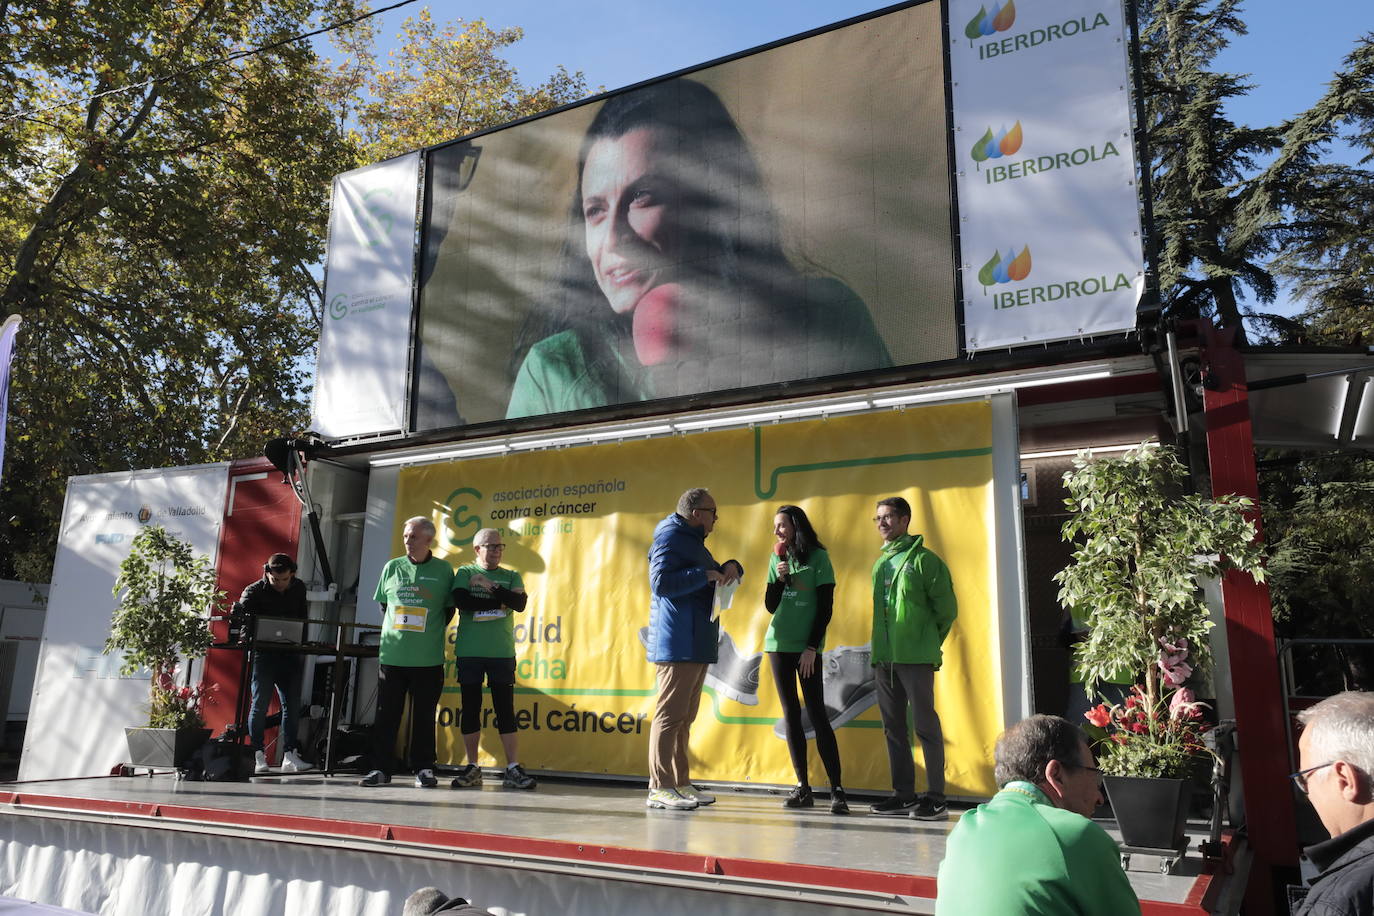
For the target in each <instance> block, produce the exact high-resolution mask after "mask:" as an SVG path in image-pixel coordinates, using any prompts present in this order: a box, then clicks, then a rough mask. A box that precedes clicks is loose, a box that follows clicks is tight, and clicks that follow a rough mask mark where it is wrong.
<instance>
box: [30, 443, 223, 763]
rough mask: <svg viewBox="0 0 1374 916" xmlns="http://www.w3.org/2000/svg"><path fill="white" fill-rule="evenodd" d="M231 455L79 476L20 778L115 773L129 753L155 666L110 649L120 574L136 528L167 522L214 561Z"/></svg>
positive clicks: (63, 536) (143, 720)
mask: <svg viewBox="0 0 1374 916" xmlns="http://www.w3.org/2000/svg"><path fill="white" fill-rule="evenodd" d="M228 471H229V466H228V465H227V464H203V465H195V466H192V467H183V468H163V469H158V470H151V471H131V472H125V473H118V474H97V475H93V476H90V477H73V478H71V479H70V480H69V481H68V482H67V501H66V507H65V509H64V510H63V513H62V527H61V530H60V531H59V533H58V536H57V556H56V558H55V560H54V562H53V571H52V587H51V590H50V591H49V593H48V609H47V615H46V617H45V619H44V622H43V642H42V645H41V647H40V648H39V655H38V673H37V674H36V675H35V677H34V688H33V701H32V703H31V705H30V707H29V723H28V728H27V729H26V730H25V733H24V754H23V757H21V758H20V761H19V778H20V779H21V780H31V779H59V778H64V777H69V776H97V775H103V774H106V773H109V772H110V770H111V768H113V767H114V766H115V765H116V764H119V763H121V762H124V761H127V760H128V759H129V751H128V746H127V745H126V744H125V742H124V727H125V726H130V725H134V726H136V725H147V724H148V675H147V673H146V672H144V673H142V674H140V675H136V676H132V677H123V676H121V675H120V673H119V665H120V660H119V657H118V656H117V655H102V654H101V650H102V649H103V648H104V646H105V638H106V637H107V636H109V635H110V617H111V616H112V615H113V613H114V607H115V597H114V593H113V589H114V581H115V576H116V575H118V573H119V564H120V562H121V561H122V560H123V559H124V558H125V557H126V556H128V554H129V545H130V543H131V542H132V541H133V539H134V535H136V534H138V532H139V531H140V530H141V529H142V528H143V527H144V526H145V525H161V526H162V527H164V528H166V529H167V530H168V531H170V532H173V533H175V534H176V535H177V536H178V537H180V538H182V539H183V540H185V541H187V542H188V543H189V544H190V545H191V547H192V549H194V550H195V552H196V553H197V554H199V555H203V556H206V557H209V558H210V561H211V562H212V563H213V562H214V561H215V556H216V553H217V551H218V546H219V529H220V524H221V522H222V520H223V518H224V496H225V488H226V486H227V484H228V479H229V475H228Z"/></svg>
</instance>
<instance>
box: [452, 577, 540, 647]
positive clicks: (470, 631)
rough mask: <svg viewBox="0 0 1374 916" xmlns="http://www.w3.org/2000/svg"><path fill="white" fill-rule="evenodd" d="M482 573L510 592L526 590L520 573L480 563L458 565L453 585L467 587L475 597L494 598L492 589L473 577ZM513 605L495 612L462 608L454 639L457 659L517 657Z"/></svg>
mask: <svg viewBox="0 0 1374 916" xmlns="http://www.w3.org/2000/svg"><path fill="white" fill-rule="evenodd" d="M478 573H481V574H482V575H484V576H486V577H487V578H488V579H490V580H491V581H492V582H495V583H496V584H497V585H498V586H500V587H501V588H504V589H507V590H509V591H516V590H517V589H523V588H524V587H525V585H524V583H523V582H521V581H520V574H519V573H518V572H516V571H515V570H513V569H505V568H503V567H500V566H498V567H497V568H495V569H484V568H483V567H481V566H479V565H478V564H476V563H469V564H467V565H466V566H460V567H458V571H457V572H455V573H454V574H453V587H454V588H455V589H457V588H461V589H465V590H466V591H467V592H468V593H469V594H471V595H472V596H473V597H474V598H490V597H492V595H491V592H489V591H488V590H487V589H485V588H480V587H478V586H476V585H473V584H472V577H473V576H475V575H477V574H478ZM513 613H514V612H513V611H511V609H510V608H497V609H495V610H492V611H478V612H476V613H473V612H472V611H459V612H458V614H457V618H456V620H455V624H456V625H457V627H458V632H457V633H456V634H455V635H454V639H453V657H454V658H514V657H515V619H514V617H513Z"/></svg>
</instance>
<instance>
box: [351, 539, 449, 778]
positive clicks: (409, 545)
mask: <svg viewBox="0 0 1374 916" xmlns="http://www.w3.org/2000/svg"><path fill="white" fill-rule="evenodd" d="M434 536H435V530H434V523H433V522H432V521H430V520H429V519H427V518H425V517H424V516H416V517H415V518H411V519H407V520H406V523H405V527H404V528H402V530H401V541H402V543H404V544H405V548H406V552H405V555H404V556H400V557H397V558H396V559H394V560H388V561H387V564H386V566H384V567H382V575H381V578H380V579H379V580H378V581H377V590H376V592H375V593H374V597H375V599H376V600H377V601H380V602H381V604H382V610H383V616H382V644H381V648H380V649H379V650H378V656H377V660H378V662H379V665H378V669H377V717H376V721H375V722H374V723H373V725H372V737H373V751H372V770H371V771H370V772H369V773H368V774H367V775H366V776H364V777H363V778H362V779H360V780H359V781H358V785H360V786H381V785H386V784H387V783H389V782H391V774H392V773H393V772H394V771H395V770H396V769H397V761H396V759H395V747H396V732H397V729H398V728H399V727H400V723H401V710H402V709H403V708H404V707H405V701H406V695H407V694H409V696H410V703H411V710H410V741H409V747H410V769H411V771H412V772H413V773H414V774H415V785H416V787H417V788H421V789H432V788H434V787H435V786H437V785H438V784H439V780H438V778H437V777H436V776H435V775H434V759H435V747H434V711H435V709H436V708H438V706H439V694H440V693H441V692H442V691H443V689H444V631H445V630H446V629H447V628H448V622H449V619H450V618H451V617H452V616H453V604H452V601H451V598H450V593H451V592H452V591H453V567H452V566H450V565H448V561H447V560H441V559H439V558H438V557H436V556H435V555H434V554H433V553H431V552H430V549H429V547H430V544H432V543H434Z"/></svg>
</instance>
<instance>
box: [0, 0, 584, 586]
mask: <svg viewBox="0 0 1374 916" xmlns="http://www.w3.org/2000/svg"><path fill="white" fill-rule="evenodd" d="M359 8H361V9H364V10H365V6H363V7H355V6H354V4H353V2H352V0H278V2H269V0H248V2H246V3H239V4H228V5H226V4H223V3H220V2H218V0H172V2H168V3H161V4H144V3H137V2H132V0H114V2H102V3H96V2H92V0H76V2H72V3H68V4H63V5H60V6H59V5H55V4H53V3H51V0H0V98H3V99H4V102H0V316H3V315H5V314H8V313H10V312H18V313H20V314H21V315H23V317H24V324H23V326H22V328H21V330H20V339H19V346H18V350H17V355H16V359H15V365H14V381H13V387H12V391H11V401H10V406H11V415H10V424H9V446H8V448H7V454H6V466H5V474H4V478H3V480H2V481H0V506H3V509H2V510H0V577H13V578H20V579H30V580H34V581H45V580H46V579H47V577H48V575H49V569H50V567H51V561H52V554H53V551H54V548H55V542H56V532H57V525H58V521H59V516H60V514H61V507H62V491H63V487H64V485H65V480H66V478H67V477H68V476H71V475H76V474H90V473H99V472H104V471H111V470H121V469H131V468H146V467H165V466H171V465H178V464H190V463H198V462H203V461H216V460H223V459H229V458H237V457H246V456H249V455H253V454H256V453H258V451H259V449H260V448H261V443H262V442H263V441H264V440H266V439H269V438H272V437H274V436H277V435H280V434H281V433H282V432H283V431H290V430H298V429H300V428H302V427H303V426H304V425H305V422H306V408H307V399H308V395H309V383H310V376H311V371H312V368H313V360H312V353H313V349H314V344H315V341H316V340H317V339H318V332H319V317H320V300H321V290H320V288H319V283H318V270H317V265H318V264H319V263H320V262H321V261H322V260H323V255H324V234H325V224H326V219H327V215H328V202H329V194H330V187H331V179H332V177H333V176H334V175H336V174H338V173H340V172H344V171H348V170H349V169H352V168H356V167H358V166H360V165H363V164H366V163H368V162H373V161H377V160H379V159H381V158H385V157H386V156H389V155H392V154H394V153H396V152H400V151H403V150H406V149H412V148H416V147H419V146H422V145H424V144H426V143H430V142H433V141H435V140H440V139H447V138H448V137H452V136H456V135H458V134H461V133H467V132H471V131H473V130H476V129H478V128H481V127H487V126H491V125H493V124H495V123H499V122H502V121H506V120H510V119H512V118H517V117H522V116H525V115H527V114H533V113H535V112H537V111H540V110H542V109H544V108H547V107H550V106H554V105H559V104H563V103H565V102H569V101H573V100H575V99H576V98H580V97H581V96H582V95H584V94H585V85H584V83H583V81H582V78H581V76H580V74H579V75H575V76H570V75H568V74H567V73H566V72H564V71H562V70H559V71H558V72H557V73H556V74H555V75H554V76H553V77H551V78H550V79H549V80H548V81H546V82H545V83H544V84H541V85H539V86H536V87H533V88H526V87H524V86H522V85H521V84H520V83H519V82H518V81H517V80H516V79H515V74H514V71H513V70H512V69H511V68H510V67H509V65H507V64H506V63H505V62H504V61H503V60H502V59H501V58H500V56H499V54H498V52H499V51H500V50H501V49H503V48H505V47H508V46H509V45H510V44H511V43H513V42H514V41H516V40H518V39H519V37H520V34H521V33H520V30H519V29H504V30H500V31H492V30H490V29H488V28H487V27H486V25H485V24H484V23H481V22H476V23H471V24H469V25H467V26H466V27H464V28H463V29H461V30H458V29H457V28H456V27H455V26H446V27H443V28H440V27H438V26H436V25H435V24H434V22H433V20H432V19H431V18H430V17H429V15H428V13H425V14H423V15H422V16H421V17H420V18H419V19H418V20H411V21H409V22H407V24H406V27H405V36H406V38H405V41H404V43H403V45H402V47H401V49H400V50H399V51H398V52H397V54H396V55H395V56H394V60H393V62H391V63H388V64H387V66H386V67H385V68H382V67H381V66H380V65H379V64H378V60H377V53H376V42H375V29H374V28H373V27H372V26H371V24H370V21H369V20H364V21H363V22H361V23H359V24H357V25H355V26H353V27H351V28H344V29H338V30H336V31H335V32H334V33H332V34H333V35H334V36H335V38H336V46H337V47H338V48H339V49H340V51H341V54H342V55H343V62H342V63H338V64H332V63H329V62H327V61H323V60H321V59H320V58H319V57H318V56H317V55H316V53H315V51H314V50H313V48H312V46H311V45H310V44H309V43H308V42H306V41H290V40H289V39H290V38H292V37H293V36H295V35H298V34H300V33H301V32H303V31H305V30H307V29H308V28H309V27H310V26H311V25H312V24H317V23H319V22H321V21H325V22H330V23H333V22H340V21H344V20H346V19H348V18H350V17H353V16H355V15H357V14H358V10H359ZM256 48H265V49H266V50H263V51H261V52H259V53H251V54H244V53H242V52H244V51H246V50H251V49H256ZM235 55H239V56H235ZM231 57H232V59H228V60H227V59H226V58H231Z"/></svg>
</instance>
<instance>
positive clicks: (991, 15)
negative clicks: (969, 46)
mask: <svg viewBox="0 0 1374 916" xmlns="http://www.w3.org/2000/svg"><path fill="white" fill-rule="evenodd" d="M1014 22H1016V0H1007V2H1006V3H1004V4H1003V5H1001V6H998V5H997V4H995V3H994V4H993V6H992V12H988V8H987V7H986V6H981V7H979V8H978V15H977V16H974V17H973V18H972V19H970V20H969V21H968V25H966V26H964V35H965V36H966V37H967V38H968V40H969V41H973V40H974V39H976V38H982V37H984V36H986V35H991V34H992V33H994V32H1005V31H1006V30H1007V29H1009V28H1011V26H1012V23H1014Z"/></svg>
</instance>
